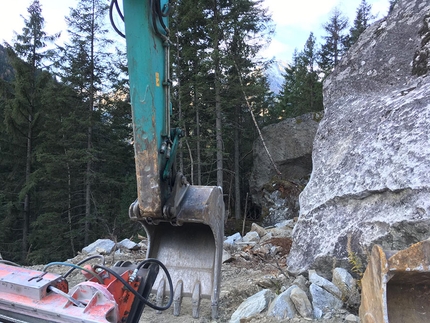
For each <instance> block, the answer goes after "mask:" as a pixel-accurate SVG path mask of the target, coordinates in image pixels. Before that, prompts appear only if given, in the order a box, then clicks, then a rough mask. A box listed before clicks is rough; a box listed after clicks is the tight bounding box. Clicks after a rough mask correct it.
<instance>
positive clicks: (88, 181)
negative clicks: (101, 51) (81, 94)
mask: <svg viewBox="0 0 430 323" xmlns="http://www.w3.org/2000/svg"><path fill="white" fill-rule="evenodd" d="M94 23H95V3H94V0H93V11H92V18H91V53H90V73H91V75H90V84H89V87H90V91H89V99H90V102H89V105H90V106H89V114H88V130H87V158H88V160H87V169H86V173H85V235H84V244H85V245H88V243H89V235H90V218H91V168H92V151H91V148H92V133H93V128H92V119H93V118H92V114H93V109H94V95H95V91H94V72H95V71H94V37H95V35H94V33H95V30H94V29H95V26H94Z"/></svg>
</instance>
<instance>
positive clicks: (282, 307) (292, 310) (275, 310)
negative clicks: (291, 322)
mask: <svg viewBox="0 0 430 323" xmlns="http://www.w3.org/2000/svg"><path fill="white" fill-rule="evenodd" d="M296 287H297V286H295V285H292V286H290V287H289V288H288V289H287V290H286V291H285V292H283V293H281V294H279V295H278V296H276V298H275V299H274V300H273V302H272V303H271V304H270V306H269V310H268V313H267V315H268V316H273V317H276V318H277V319H280V320H282V319H286V318H293V317H294V316H295V315H296V313H297V310H296V307H295V306H294V303H293V301H292V300H291V299H290V295H291V291H292V290H293V289H294V288H296Z"/></svg>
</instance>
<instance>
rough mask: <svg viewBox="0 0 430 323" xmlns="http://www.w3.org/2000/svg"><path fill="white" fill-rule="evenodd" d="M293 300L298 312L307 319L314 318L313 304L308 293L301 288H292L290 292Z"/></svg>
mask: <svg viewBox="0 0 430 323" xmlns="http://www.w3.org/2000/svg"><path fill="white" fill-rule="evenodd" d="M290 298H291V301H292V302H293V303H294V306H295V307H296V310H297V312H299V314H300V315H301V316H302V317H303V318H305V319H312V318H313V314H312V305H311V302H310V301H309V298H308V296H307V295H306V293H305V292H304V291H303V290H302V289H301V288H300V287H297V286H296V287H295V288H293V289H292V291H291V294H290Z"/></svg>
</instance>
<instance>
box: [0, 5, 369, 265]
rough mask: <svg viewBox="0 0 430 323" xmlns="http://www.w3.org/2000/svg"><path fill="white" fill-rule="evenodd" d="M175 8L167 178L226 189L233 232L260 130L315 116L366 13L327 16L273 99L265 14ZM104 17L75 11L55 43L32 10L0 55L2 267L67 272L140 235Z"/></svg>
mask: <svg viewBox="0 0 430 323" xmlns="http://www.w3.org/2000/svg"><path fill="white" fill-rule="evenodd" d="M172 3H173V7H174V10H171V12H170V15H171V17H170V27H171V28H170V29H171V33H172V34H171V40H172V43H173V44H172V45H171V64H172V67H171V73H172V79H173V89H172V102H173V106H172V111H173V116H172V121H173V123H174V126H175V127H180V128H182V129H183V130H184V131H185V134H186V135H185V137H184V138H183V139H182V143H181V148H180V151H179V153H178V156H177V160H176V168H177V169H179V170H181V171H182V172H183V173H184V174H185V175H186V176H187V178H188V181H189V182H190V183H191V184H196V185H219V186H222V187H223V192H224V200H225V205H226V215H227V216H228V217H229V218H232V219H236V220H240V219H242V218H243V216H246V214H243V213H244V212H245V211H244V209H245V207H244V205H245V203H246V202H248V204H249V205H250V204H251V203H252V202H251V201H246V199H247V192H248V178H249V174H250V171H251V168H252V162H253V161H252V157H253V154H252V145H253V142H254V140H256V139H257V138H258V130H257V127H258V128H262V127H264V126H266V125H268V124H271V123H275V122H279V121H281V120H282V119H285V118H290V117H295V116H298V115H301V114H304V113H307V112H312V111H321V110H323V100H322V82H323V80H324V77H325V76H326V75H327V74H328V73H330V71H331V70H332V69H333V68H334V66H335V65H336V64H337V63H338V62H339V60H340V59H341V57H342V55H343V54H344V53H345V52H346V51H347V50H348V48H349V47H350V46H352V44H353V43H354V42H355V41H356V40H357V39H358V37H359V35H360V33H361V32H362V31H364V29H365V28H366V27H367V26H368V25H369V24H370V23H371V22H372V20H374V17H372V16H371V14H370V6H369V5H368V4H367V2H366V1H365V0H362V1H361V4H360V7H358V8H357V16H356V19H355V20H354V21H353V22H352V23H351V24H350V23H349V22H348V19H346V18H345V17H344V16H343V15H342V13H341V12H340V11H339V10H336V11H334V12H333V13H332V16H331V18H330V20H329V21H328V22H327V23H326V24H324V25H323V26H322V28H324V31H325V33H326V37H323V38H322V39H321V40H320V43H318V41H317V39H316V38H315V37H314V35H313V33H311V34H310V35H309V38H308V40H307V41H306V43H305V44H304V45H303V48H302V49H297V50H296V51H295V53H294V56H293V57H292V58H291V59H290V58H286V59H288V60H289V64H288V67H287V68H286V69H285V71H284V83H283V86H282V89H281V91H280V93H273V92H271V91H270V88H269V82H268V78H267V73H266V71H267V69H268V68H269V66H270V65H271V64H272V63H273V60H270V59H264V58H262V57H260V56H259V52H260V51H261V49H262V48H264V46H266V45H267V44H268V43H269V42H270V38H271V36H272V35H273V32H275V28H276V26H275V25H274V24H273V22H272V20H271V17H270V14H269V13H268V11H267V9H266V8H265V6H264V1H263V0H235V1H228V0H216V1H213V0H212V1H208V0H176V1H172ZM109 7H110V6H109V1H107V0H79V1H76V7H75V8H71V9H70V13H69V15H68V16H66V17H65V20H66V22H67V25H68V28H67V29H68V30H67V31H60V30H59V31H58V33H60V32H62V33H67V40H66V41H65V42H61V43H60V42H59V41H58V40H59V34H53V35H49V34H47V33H46V32H45V31H44V24H45V20H44V16H43V7H42V6H41V4H40V3H39V0H33V1H29V4H28V8H27V12H23V13H22V18H21V19H23V21H24V28H23V29H22V30H21V31H16V34H15V36H14V39H13V41H11V42H4V43H3V44H2V45H1V46H0V183H1V186H0V228H1V230H0V254H1V256H2V257H3V258H4V259H8V260H11V261H16V262H19V263H21V264H40V263H47V262H49V261H54V260H64V259H68V258H71V257H73V256H74V255H76V254H77V252H79V251H80V250H81V249H82V248H83V247H84V246H86V245H88V244H89V243H91V242H93V241H94V240H96V239H98V238H111V239H113V240H120V239H123V238H132V237H136V236H137V234H138V233H139V234H141V235H143V234H144V230H143V229H142V228H141V227H140V225H139V224H138V223H133V222H131V221H130V220H129V217H128V208H129V206H130V204H131V203H132V202H133V201H134V200H135V199H136V195H137V193H136V180H135V167H134V151H133V136H132V126H131V122H132V121H131V111H130V104H129V94H128V92H129V87H128V82H127V62H126V55H125V43H124V42H121V41H119V40H118V37H116V36H115V37H113V36H112V35H113V33H114V31H113V28H112V26H111V25H110V23H109V19H108V17H109ZM114 14H116V15H118V13H117V12H115V13H114ZM119 14H120V13H119ZM122 27H123V26H121V25H120V24H119V25H117V28H118V29H120V30H121V28H122ZM254 120H255V121H254ZM250 209H252V208H250V207H249V206H248V210H250ZM226 230H227V228H226Z"/></svg>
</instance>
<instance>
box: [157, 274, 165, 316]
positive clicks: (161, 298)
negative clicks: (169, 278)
mask: <svg viewBox="0 0 430 323" xmlns="http://www.w3.org/2000/svg"><path fill="white" fill-rule="evenodd" d="M165 288H166V280H165V279H164V278H162V279H161V280H160V283H159V284H158V288H157V296H156V300H155V301H156V305H157V306H160V307H161V306H163V301H164V293H165ZM157 313H162V312H161V311H157Z"/></svg>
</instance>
